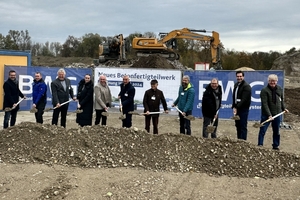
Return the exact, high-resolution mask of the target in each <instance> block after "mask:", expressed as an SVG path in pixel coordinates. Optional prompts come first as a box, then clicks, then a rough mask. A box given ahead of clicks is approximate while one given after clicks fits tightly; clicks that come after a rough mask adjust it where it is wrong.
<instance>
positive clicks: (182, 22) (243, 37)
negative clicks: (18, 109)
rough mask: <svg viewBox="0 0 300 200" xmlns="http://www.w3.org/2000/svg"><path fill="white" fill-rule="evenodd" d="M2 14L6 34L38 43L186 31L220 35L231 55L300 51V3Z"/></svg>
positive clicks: (26, 1) (229, 1)
mask: <svg viewBox="0 0 300 200" xmlns="http://www.w3.org/2000/svg"><path fill="white" fill-rule="evenodd" d="M0 13H1V17H0V33H1V34H2V35H7V34H8V31H9V30H18V31H22V30H23V31H25V30H28V31H29V35H30V36H31V39H32V41H33V42H42V43H45V42H47V41H49V42H61V43H64V42H65V41H66V39H67V37H68V36H69V35H72V36H75V37H81V36H83V35H85V34H86V33H98V34H99V35H101V36H114V35H116V34H120V33H122V34H123V35H124V36H125V37H126V36H128V35H129V34H131V33H135V32H140V33H145V32H154V33H157V34H158V33H159V32H170V31H172V30H174V29H181V28H185V27H186V28H192V29H206V30H207V31H216V32H219V34H220V40H221V42H222V43H223V45H224V47H225V49H228V50H235V51H246V52H254V51H264V52H269V51H271V50H272V51H279V52H281V53H284V52H285V51H287V50H289V49H291V48H292V47H295V48H296V49H300V0H284V1H283V0H209V1H207V0H206V1H203V0H164V1H162V0H150V1H146V0H84V1H78V0H10V1H4V0H2V1H1V2H0ZM205 35H211V33H205Z"/></svg>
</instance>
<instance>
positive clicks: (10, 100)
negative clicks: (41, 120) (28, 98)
mask: <svg viewBox="0 0 300 200" xmlns="http://www.w3.org/2000/svg"><path fill="white" fill-rule="evenodd" d="M3 91H4V101H3V109H4V108H7V107H9V108H11V107H13V105H14V104H15V103H18V101H19V97H21V98H24V95H23V93H22V92H21V91H20V89H19V84H18V82H17V83H15V82H14V81H12V80H11V79H7V81H5V82H4V84H3ZM19 108H20V107H19V105H17V106H16V108H15V110H19Z"/></svg>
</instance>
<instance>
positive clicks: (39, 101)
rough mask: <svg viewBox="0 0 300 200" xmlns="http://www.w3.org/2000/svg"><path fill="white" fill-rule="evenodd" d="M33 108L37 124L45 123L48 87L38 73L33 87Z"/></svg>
mask: <svg viewBox="0 0 300 200" xmlns="http://www.w3.org/2000/svg"><path fill="white" fill-rule="evenodd" d="M32 102H33V104H32V108H33V109H34V115H35V120H36V123H40V124H42V123H43V114H44V109H45V107H46V104H47V85H46V83H45V82H44V80H43V77H42V74H41V73H40V72H36V73H35V74H34V80H33V87H32Z"/></svg>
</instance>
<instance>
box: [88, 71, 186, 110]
mask: <svg viewBox="0 0 300 200" xmlns="http://www.w3.org/2000/svg"><path fill="white" fill-rule="evenodd" d="M94 72H95V76H94V77H95V79H94V80H95V84H97V83H98V80H99V76H100V75H105V76H106V78H107V82H108V85H109V88H110V90H111V93H112V96H113V101H114V102H113V105H114V106H116V107H117V106H119V102H118V94H119V92H120V84H121V83H122V82H123V76H124V75H128V76H129V77H130V82H131V84H132V85H133V86H134V87H135V97H134V101H135V105H136V109H138V110H142V109H144V107H143V98H144V94H145V91H146V90H148V89H150V88H151V85H150V81H151V80H152V79H156V80H157V81H158V89H160V90H162V91H163V93H164V96H165V98H166V101H167V105H168V108H169V109H171V105H172V104H173V102H174V101H175V100H176V98H177V96H178V88H179V85H180V84H181V71H179V70H160V69H155V70H154V69H133V68H95V71H94Z"/></svg>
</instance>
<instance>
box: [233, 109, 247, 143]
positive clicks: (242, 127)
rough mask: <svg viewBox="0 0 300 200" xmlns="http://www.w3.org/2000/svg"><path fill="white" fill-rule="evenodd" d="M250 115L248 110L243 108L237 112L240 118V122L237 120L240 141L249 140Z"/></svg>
mask: <svg viewBox="0 0 300 200" xmlns="http://www.w3.org/2000/svg"><path fill="white" fill-rule="evenodd" d="M248 114H249V109H248V108H247V109H245V108H242V109H238V110H237V115H238V116H239V117H240V120H235V126H236V131H237V138H238V139H242V140H247V133H248V129H247V124H248Z"/></svg>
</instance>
